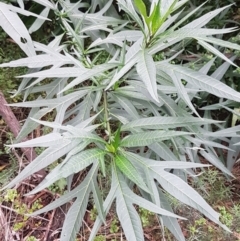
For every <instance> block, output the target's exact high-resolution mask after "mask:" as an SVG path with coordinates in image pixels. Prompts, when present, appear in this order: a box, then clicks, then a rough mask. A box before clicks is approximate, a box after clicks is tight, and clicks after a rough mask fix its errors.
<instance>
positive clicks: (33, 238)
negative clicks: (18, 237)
mask: <svg viewBox="0 0 240 241" xmlns="http://www.w3.org/2000/svg"><path fill="white" fill-rule="evenodd" d="M26 241H38V239H37V238H35V237H34V236H29V237H28V238H27V239H26Z"/></svg>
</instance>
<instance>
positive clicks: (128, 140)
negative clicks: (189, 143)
mask: <svg viewBox="0 0 240 241" xmlns="http://www.w3.org/2000/svg"><path fill="white" fill-rule="evenodd" d="M191 134H192V133H189V132H183V131H149V132H141V133H137V134H131V135H128V136H126V137H124V138H123V140H122V142H121V144H120V146H123V147H134V146H147V145H150V144H152V143H155V142H159V141H163V140H167V139H170V138H172V137H177V136H185V135H191Z"/></svg>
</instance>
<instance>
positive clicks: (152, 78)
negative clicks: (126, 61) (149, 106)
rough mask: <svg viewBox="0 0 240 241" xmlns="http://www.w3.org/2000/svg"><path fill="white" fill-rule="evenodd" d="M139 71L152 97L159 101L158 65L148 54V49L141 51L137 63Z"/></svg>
mask: <svg viewBox="0 0 240 241" xmlns="http://www.w3.org/2000/svg"><path fill="white" fill-rule="evenodd" d="M137 72H138V74H139V76H140V78H141V80H142V81H143V82H144V84H145V85H146V87H147V90H148V91H149V94H150V95H151V97H152V98H153V99H154V100H155V101H157V102H159V100H158V94H157V83H156V82H157V80H156V75H157V74H156V67H155V63H154V61H153V58H152V56H151V55H150V54H148V52H147V50H145V49H143V50H142V51H141V52H140V55H139V59H138V63H137Z"/></svg>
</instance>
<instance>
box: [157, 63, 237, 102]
mask: <svg viewBox="0 0 240 241" xmlns="http://www.w3.org/2000/svg"><path fill="white" fill-rule="evenodd" d="M158 67H159V68H160V69H161V70H162V71H164V72H166V73H169V71H173V72H174V73H175V74H176V75H177V76H178V78H181V79H184V80H186V81H187V82H188V83H190V84H191V85H193V86H195V87H198V88H200V89H202V90H205V91H207V92H209V93H211V94H213V95H216V96H219V97H222V98H227V99H230V100H235V101H238V102H240V94H239V92H237V91H235V90H234V89H232V88H230V87H229V86H227V85H225V84H223V83H222V82H220V81H218V80H216V79H214V78H212V77H210V76H207V75H205V74H201V73H199V72H196V71H194V70H191V69H189V68H186V67H182V66H177V65H171V64H168V63H161V64H159V65H158ZM170 76H171V74H170Z"/></svg>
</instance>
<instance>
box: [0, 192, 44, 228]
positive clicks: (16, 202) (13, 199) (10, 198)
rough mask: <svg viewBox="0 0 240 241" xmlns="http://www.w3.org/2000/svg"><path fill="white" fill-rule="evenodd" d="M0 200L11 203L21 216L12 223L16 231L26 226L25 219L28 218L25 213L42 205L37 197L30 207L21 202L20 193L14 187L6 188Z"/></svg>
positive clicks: (31, 211)
mask: <svg viewBox="0 0 240 241" xmlns="http://www.w3.org/2000/svg"><path fill="white" fill-rule="evenodd" d="M1 202H8V203H11V204H12V208H13V210H14V211H15V213H16V214H17V215H19V216H20V217H21V218H20V219H19V220H18V222H16V223H14V225H13V230H14V231H18V230H20V229H22V228H23V227H25V226H26V224H27V220H28V219H29V217H28V216H27V215H26V214H30V213H33V212H34V211H36V210H38V209H40V208H42V207H43V206H42V204H41V200H40V199H38V200H36V201H35V202H34V203H32V205H31V207H30V208H29V207H28V206H27V205H26V204H25V203H23V202H22V200H21V197H20V194H19V193H18V192H17V190H15V189H8V190H7V192H6V194H5V195H4V197H3V198H2V200H1Z"/></svg>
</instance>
